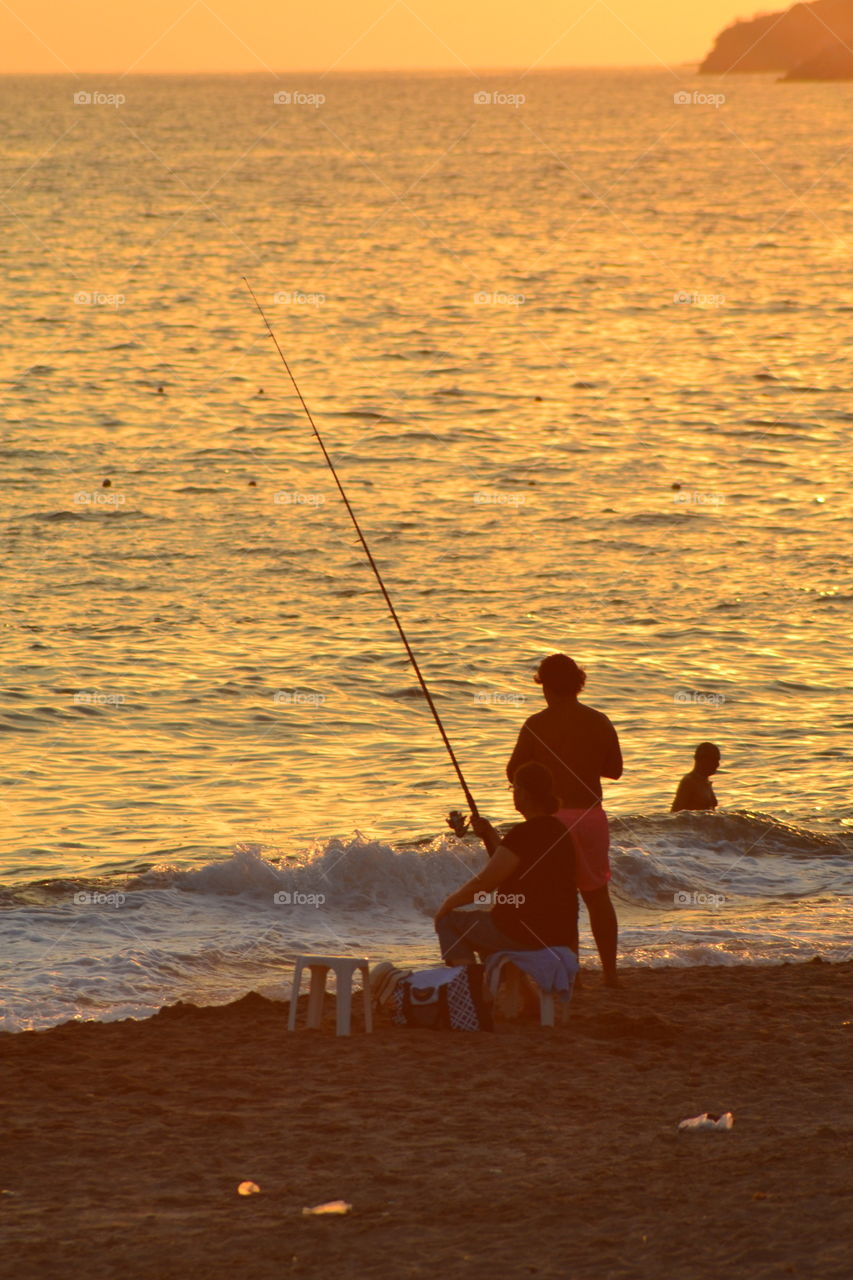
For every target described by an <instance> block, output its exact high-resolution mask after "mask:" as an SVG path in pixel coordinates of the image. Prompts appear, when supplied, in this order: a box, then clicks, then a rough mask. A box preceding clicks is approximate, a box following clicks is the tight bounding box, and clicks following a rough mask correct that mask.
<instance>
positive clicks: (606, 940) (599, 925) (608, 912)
mask: <svg viewBox="0 0 853 1280" xmlns="http://www.w3.org/2000/svg"><path fill="white" fill-rule="evenodd" d="M581 897H582V898H583V900H584V903H585V904H586V909H587V911H588V912H589V927H590V929H591V930H592V936H593V938H594V939H595V945H596V946H597V947H598V954H599V956H600V957H601V967H602V969H603V971H604V985H605V986H607V987H618V985H619V980H618V978H617V976H616V947H617V943H618V941H619V924H618V922H617V920H616V911H615V910H614V907H613V903H612V902H611V901H610V891H609V890H608V888H607V885H606V884H605V885H603V886H602V887H601V888H600V889H589V890H586V891H584V890H581Z"/></svg>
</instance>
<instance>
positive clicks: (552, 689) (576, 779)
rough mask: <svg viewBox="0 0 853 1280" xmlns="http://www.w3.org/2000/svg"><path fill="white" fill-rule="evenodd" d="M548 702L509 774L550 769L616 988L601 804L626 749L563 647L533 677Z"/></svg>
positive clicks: (524, 735)
mask: <svg viewBox="0 0 853 1280" xmlns="http://www.w3.org/2000/svg"><path fill="white" fill-rule="evenodd" d="M534 679H535V681H536V683H537V684H540V685H541V686H542V692H543V694H544V695H545V702H546V704H547V705H546V707H545V709H544V710H543V711H539V712H537V713H536V715H532V716H530V717H529V719H527V720H526V721H525V722H524V724H523V725H522V728H521V732H520V733H519V735H518V741H517V742H516V744H515V750H514V751H513V753H512V755H511V757H510V759H509V763H508V764H507V768H506V771H507V777H508V778H509V780H510V781H512V780H513V778H514V777H515V774H516V770H517V769H518V768H519V767H520V766H521V765H523V764H526V763H527V762H528V761H529V760H536V761H537V762H538V763H540V764H544V765H547V767H548V768H549V769H550V771H551V773H552V775H553V778H554V784H555V787H556V791H557V795H558V797H559V800H560V808H559V810H558V811H557V817H558V818H559V819H560V820H561V821H562V822H564V823H565V825H566V826H567V827H568V828H569V830H570V831H571V833H572V837H573V839H574V843H575V853H576V865H577V883H578V889H579V890H580V894H581V897H582V898H583V900H584V903H585V904H586V909H587V911H588V912H589V924H590V928H591V929H592V936H593V938H594V939H595V945H596V946H597V948H598V954H599V956H600V957H601V967H602V969H603V970H604V981H605V983H606V985H607V986H609V987H615V986H617V985H618V984H617V977H616V946H617V941H618V936H619V925H618V922H617V920H616V912H615V910H614V908H613V903H612V902H611V900H610V892H609V889H608V882H609V881H610V876H611V872H610V857H609V849H610V828H609V826H608V822H607V814H606V813H605V812H604V808H603V806H602V799H603V796H602V790H601V779H602V778H603V777H604V778H614V779H615V778H621V777H622V769H623V765H622V750H621V748H620V746H619V738H618V736H617V733H616V730H615V729H614V727H613V725H612V724H611V723H610V721H609V720H608V718H607V716H606V715H604V714H603V713H602V712H601V711H596V710H595V709H594V708H593V707H588V706H585V705H584V704H583V703H582V702H578V694H579V693H580V692H581V690H582V689H583V687H584V685H585V684H586V672H585V671H582V670H581V668H580V667H579V666H578V665H577V663H576V662H574V661H573V660H572V659H571V658H570V657H568V656H567V655H566V654H565V653H554V654H552V655H551V656H550V657H549V658H544V659H543V660H542V662H540V664H539V669H538V671H537V673H536V675H535V676H534Z"/></svg>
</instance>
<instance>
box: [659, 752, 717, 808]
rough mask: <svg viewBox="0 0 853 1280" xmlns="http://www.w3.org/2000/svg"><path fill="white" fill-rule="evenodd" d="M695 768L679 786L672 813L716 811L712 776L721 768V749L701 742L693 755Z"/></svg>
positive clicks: (686, 774)
mask: <svg viewBox="0 0 853 1280" xmlns="http://www.w3.org/2000/svg"><path fill="white" fill-rule="evenodd" d="M693 760H694V764H693V768H692V769H691V770H690V772H689V773H685V775H684V777H683V778H682V779H681V781H680V782H679V784H678V790H677V791H676V793H675V799H674V800H673V802H672V808H671V809H670V813H681V812H682V811H683V810H684V809H716V807H717V797H716V796H715V795H714V788H713V787H712V786H711V775H712V774H714V773H716V772H717V770H718V769H719V767H720V748H719V747H718V746H715V744H714V743H713V742H700V743H699V746H698V747H697V748H696V750H695V751H694V753H693Z"/></svg>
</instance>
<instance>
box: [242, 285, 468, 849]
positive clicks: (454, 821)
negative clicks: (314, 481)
mask: <svg viewBox="0 0 853 1280" xmlns="http://www.w3.org/2000/svg"><path fill="white" fill-rule="evenodd" d="M243 281H244V283H245V285H246V288H247V289H248V290H249V293H250V294H251V296H252V301H253V302H254V304H255V306H256V307H257V308H258V311H259V312H260V314H261V319H262V320H263V322H264V324H265V325H266V327H267V330H268V331H269V335H270V337H271V338H272V340H273V342H274V343H275V347H276V351H277V352H278V354H279V355H280V356H281V363H282V364H283V365H284V367H285V369H286V370H287V374H288V377H289V378H290V381H291V382H292V383H293V389H294V391H295V392H296V394H297V396H298V397H299V403H300V404H301V405H302V408H303V409H304V410H305V415H306V417H307V418H308V421H309V422H310V423H311V429H312V430H313V432H314V435H315V436H316V437H317V443H318V444H319V446H320V448H321V449H322V450H323V457H324V458H325V459H326V462H327V463H328V466H329V470H330V471H331V473H332V475H333V476H334V478H335V484H336V485H337V486H338V492H339V493H340V495H341V497H342V498H343V500H344V505H345V506H346V509H347V511H348V512H349V514H350V518H351V520H352V522H353V524H354V525H355V531H356V533H357V534H358V537H359V541H360V542H361V545H362V547H363V548H364V554H365V555H366V556H367V559H368V560H369V562H370V567H371V569H372V570H373V572H374V573H375V574H376V581H377V582H378V583H379V589H380V591H381V592H382V594H383V596H384V597H385V603H386V604H387V605H388V608H389V610H390V613H391V617H392V618H393V619H394V624H395V626H396V628H397V630H398V631H399V633H400V639H401V640H402V641H403V644H404V645H405V646H406V653H407V654H408V655H409V661H410V662H411V664H412V666H413V668H414V671H415V675H416V676H417V677H418V681H419V682H420V686H421V688H422V689H423V692H424V697H425V698H426V700H427V705H428V706H429V709H430V711H431V712H432V714H433V718H434V719H435V723H436V724H437V725H438V731H439V733H440V734H441V738H442V741H443V743H444V745H445V747H446V748H447V754H448V755H449V756H450V759H451V762H452V764H453V768H454V769H455V770H456V776H457V777H458V778H459V782H460V783H461V786H462V790H463V792H464V793H465V799H466V801H467V803H468V807H469V809H470V810H471V817H472V818H476V817H477V816H478V810H477V805H476V804H475V802H474V797H473V796H472V795H471V792H470V791H469V790H468V784H467V782H466V781H465V777H464V775H463V773H462V770H461V768H460V766H459V761H458V760H457V759H456V753H455V752H454V750H453V747H452V746H451V745H450V739H449V738H448V736H447V734H446V733H445V730H444V725H443V724H442V723H441V716H440V715H439V714H438V709H437V707H436V705H435V703H434V702H433V700H432V694H431V693H430V691H429V689H428V688H427V682H426V680H425V679H424V677H423V674H422V672H421V669H420V667H419V666H418V660H417V658H416V657H415V654H414V650H413V649H412V646H411V645H410V644H409V638H408V636H407V635H406V633H405V631H404V630H403V624H402V622H401V621H400V619H399V617H398V616H397V610H396V609H395V608H394V603H393V601H392V599H391V597H390V596H389V594H388V589H387V587H386V586H385V583H384V582H383V581H382V574H381V573H380V572H379V567H378V565H377V564H376V561H375V560H374V559H373V555H372V554H371V551H370V547H369V546H368V545H367V539H366V538H365V536H364V534H363V533H362V531H361V526H360V524H359V523H358V520H357V519H356V514H355V512H354V511H353V509H352V504H351V503H350V500H349V498H348V497H347V495H346V492H345V490H344V486H343V485H342V484H341V481H340V477H339V476H338V473H337V471H336V470H335V465H334V463H333V462H332V459H331V458H330V457H329V453H328V450H327V449H326V446H325V444H324V443H323V437H322V436H321V435H320V432H319V431H318V430H317V424H316V423H315V421H314V419H313V417H312V416H311V410H310V409H309V408H308V405H307V404H306V403H305V398H304V396H303V395H302V392H301V391H300V390H299V385H298V383H297V381H296V379H295V378H294V376H293V371H292V370H291V368H290V365H289V364H288V363H287V360H286V358H285V355H284V352H283V351H282V349H281V346H280V344H279V341H278V338H277V337H276V336H275V333H274V331H273V328H272V325H271V324H270V322H269V320H268V319H267V317H266V315H265V313H264V309H263V307H262V306H261V304H260V303H259V302H258V299H257V297H256V296H255V291H254V289H253V288H252V286H251V285H250V284H249V281H248V279H247V277H246V276H243ZM447 821H448V825H449V826H450V827H452V828H453V830H454V831H455V832H456V834H457V835H459V836H461V835H463V834H464V832H465V827H466V823H465V819H464V817H463V815H462V814H461V813H458V812H457V811H456V810H454V811H453V812H452V813H451V814H450V817H449V818H448V819H447Z"/></svg>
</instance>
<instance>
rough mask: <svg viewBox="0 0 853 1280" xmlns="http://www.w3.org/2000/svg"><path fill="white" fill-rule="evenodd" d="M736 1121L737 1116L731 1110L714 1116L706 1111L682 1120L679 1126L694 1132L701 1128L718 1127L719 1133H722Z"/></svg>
mask: <svg viewBox="0 0 853 1280" xmlns="http://www.w3.org/2000/svg"><path fill="white" fill-rule="evenodd" d="M734 1122H735V1118H734V1116H733V1115H732V1113H731V1111H726V1112H725V1113H724V1114H723V1115H721V1116H714V1115H711V1114H710V1113H709V1112H707V1111H706V1112H705V1113H704V1115H701V1116H691V1118H690V1119H689V1120H682V1121H681V1124H680V1125H679V1126H678V1127H679V1129H683V1130H686V1131H690V1132H692V1133H695V1132H696V1131H697V1130H699V1129H716V1130H717V1132H718V1133H722V1132H723V1131H724V1130H726V1129H731V1127H732V1125H733V1124H734Z"/></svg>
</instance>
